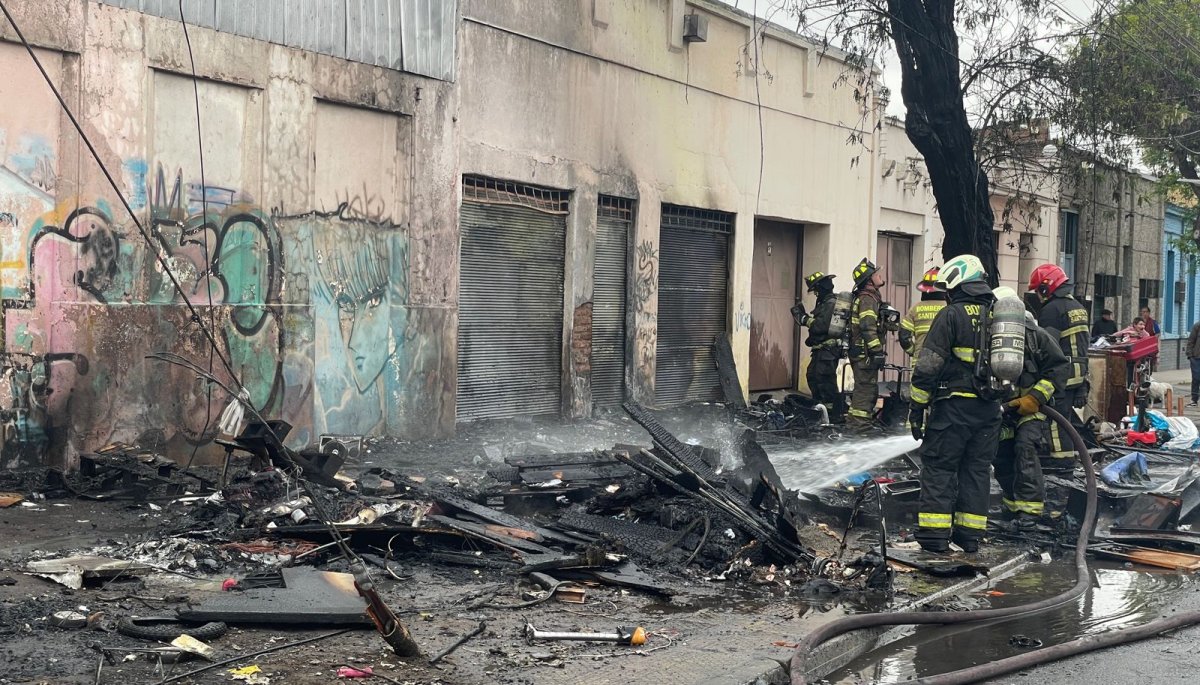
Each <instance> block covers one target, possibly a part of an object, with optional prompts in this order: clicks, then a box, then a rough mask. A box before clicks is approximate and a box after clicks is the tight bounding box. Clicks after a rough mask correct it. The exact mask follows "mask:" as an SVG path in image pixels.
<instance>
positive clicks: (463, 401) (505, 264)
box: [457, 177, 566, 421]
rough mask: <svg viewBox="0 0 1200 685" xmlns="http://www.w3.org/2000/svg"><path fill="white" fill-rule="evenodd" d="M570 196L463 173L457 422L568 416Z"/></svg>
mask: <svg viewBox="0 0 1200 685" xmlns="http://www.w3.org/2000/svg"><path fill="white" fill-rule="evenodd" d="M553 193H558V194H559V195H561V200H559V199H556V198H554V197H553V196H552V194H553ZM547 197H550V199H549V200H547V199H546V198H547ZM565 198H566V194H565V193H561V192H559V191H546V190H541V189H530V188H529V187H525V186H517V185H515V184H505V183H503V182H495V181H490V180H487V179H475V178H472V177H468V178H466V179H464V199H463V204H462V210H461V222H462V247H461V259H460V265H459V301H458V307H459V309H458V403H457V404H458V410H457V418H458V420H459V421H473V420H476V419H485V418H506V417H511V416H525V415H537V414H558V413H560V412H561V408H562V355H563V349H562V331H563V260H564V251H565V244H566V217H565V213H566V199H565ZM479 200H484V201H482V202H481V201H479ZM505 203H507V204H505ZM529 205H533V206H529ZM547 209H551V211H547Z"/></svg>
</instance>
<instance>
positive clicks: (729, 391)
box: [713, 333, 746, 409]
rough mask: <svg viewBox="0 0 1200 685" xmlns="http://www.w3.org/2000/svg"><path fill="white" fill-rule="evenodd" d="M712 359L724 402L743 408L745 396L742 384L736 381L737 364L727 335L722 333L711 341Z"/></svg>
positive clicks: (731, 343)
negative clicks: (714, 362) (715, 365)
mask: <svg viewBox="0 0 1200 685" xmlns="http://www.w3.org/2000/svg"><path fill="white" fill-rule="evenodd" d="M713 357H714V358H715V361H716V364H717V373H718V374H719V376H720V379H721V390H722V392H724V393H725V401H726V402H728V403H729V404H731V405H733V406H734V407H736V408H738V409H743V408H745V407H746V396H745V394H743V393H742V383H741V381H739V380H738V375H737V363H736V362H735V361H734V359H733V342H732V341H731V340H730V339H729V334H728V333H722V334H720V335H718V336H717V338H716V340H713Z"/></svg>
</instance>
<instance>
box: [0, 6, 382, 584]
mask: <svg viewBox="0 0 1200 685" xmlns="http://www.w3.org/2000/svg"><path fill="white" fill-rule="evenodd" d="M0 13H3V14H4V17H5V19H7V20H8V23H9V24H10V25H12V27H13V32H14V33H16V34H17V38H18V40H20V41H21V44H22V45H23V46H24V47H25V51H26V52H27V53H29V57H30V58H31V59H32V60H33V63H34V65H35V66H36V67H37V69H38V72H39V73H41V75H42V79H43V80H44V81H45V82H46V85H47V86H48V87H49V88H50V91H51V92H52V93H53V94H54V97H55V98H56V99H57V100H58V104H59V106H60V107H62V110H63V113H64V114H66V115H67V118H68V119H69V120H70V121H71V125H72V126H73V127H74V128H75V131H76V133H78V134H79V137H80V139H81V140H82V141H83V144H84V145H85V146H86V147H87V149H88V152H89V153H90V154H91V156H92V159H94V160H95V161H96V165H97V166H98V167H99V169H100V173H102V174H103V175H104V178H105V180H107V181H108V185H109V187H111V188H112V190H113V193H114V194H115V195H116V196H117V199H118V200H120V202H121V206H122V207H124V208H125V211H126V213H127V214H128V215H129V218H130V220H131V221H133V224H134V226H135V227H137V231H138V234H139V235H141V237H142V240H144V241H145V242H146V244H147V245H148V246H149V247H150V249H151V250H152V251H153V252H154V258H155V260H156V261H157V262H158V265H159V266H160V267H161V268H162V270H163V273H165V274H166V275H167V279H168V280H170V282H171V285H172V287H173V288H174V289H175V292H176V293H178V294H179V296H180V298H182V300H183V304H184V306H185V307H186V308H187V310H188V314H189V315H190V317H191V321H192V322H193V323H195V324H196V325H197V326H198V327H199V329H200V331H201V332H202V333H203V334H204V337H205V339H206V340H207V341H208V344H209V345H210V346H211V347H212V353H213V354H214V355H215V356H216V358H217V359H219V360H220V361H221V365H222V366H224V367H225V370H226V372H227V373H228V374H229V377H230V379H231V380H232V382H233V384H234V386H235V387H234V388H230V387H229V386H228V385H226V384H224V383H222V382H220V381H219V380H218V379H217V377H216V375H215V374H209V373H208V372H206V371H205V370H204V369H203V368H201V367H199V366H197V365H195V364H194V363H192V362H191V361H189V360H186V359H184V358H183V357H180V356H179V355H175V354H174V353H159V354H157V355H151V357H153V358H156V359H160V360H162V361H170V363H179V362H183V363H182V364H180V365H181V366H184V367H185V368H189V369H190V370H192V371H194V372H195V373H196V374H197V375H200V376H202V377H205V378H207V379H208V380H209V382H213V383H217V385H219V386H220V387H221V388H222V389H224V390H225V391H226V392H228V393H230V394H231V395H232V396H233V397H234V398H236V399H237V401H238V402H240V403H241V404H242V406H243V407H245V408H246V410H247V411H248V412H249V413H250V416H251V417H253V418H254V419H255V420H256V421H259V422H261V423H262V424H263V427H264V430H265V431H266V433H267V435H268V437H270V438H271V439H272V440H274V441H275V443H276V444H278V445H283V440H282V439H281V438H280V436H279V434H278V433H276V432H275V429H274V428H272V427H271V425H270V424H269V423H267V420H266V419H265V418H264V417H263V415H262V413H260V412H259V410H258V408H257V407H255V406H254V404H253V403H252V402H251V401H250V400H249V399H248V398H243V397H242V394H241V391H242V390H245V386H244V385H243V384H242V382H241V381H240V380H239V379H238V377H237V374H236V373H234V370H233V365H232V363H231V362H230V361H229V360H228V359H227V358H226V357H225V355H224V354H222V352H221V350H220V348H219V346H218V345H217V340H216V337H215V334H214V333H213V331H212V330H210V329H209V328H208V326H206V325H205V324H204V320H203V319H201V318H200V313H199V312H198V311H197V310H196V306H195V305H194V304H192V301H191V299H190V298H189V297H188V295H187V292H186V291H184V289H183V285H182V284H181V283H180V282H179V278H178V277H176V275H175V273H174V271H172V270H171V264H170V262H168V261H167V258H166V257H165V256H164V255H163V254H162V252H160V251H159V249H158V245H157V243H155V241H154V239H153V237H151V235H150V234H149V232H147V230H146V227H145V226H144V225H143V224H142V221H141V220H140V219H139V218H138V216H137V214H136V213H135V212H134V211H133V208H132V207H131V206H130V205H129V200H128V199H127V198H126V197H125V193H123V192H122V191H121V187H120V186H119V185H118V184H117V181H116V179H115V178H113V175H112V172H111V171H109V170H108V167H107V166H106V165H105V164H104V160H102V159H101V158H100V154H99V153H98V152H97V151H96V146H95V145H93V144H92V141H91V139H90V138H88V136H87V133H85V132H84V130H83V126H82V125H81V124H80V123H79V119H77V118H76V117H75V113H74V112H73V111H72V110H71V108H70V107H69V106H68V105H67V102H66V100H64V99H63V96H62V93H61V92H60V91H59V89H58V86H56V85H55V84H54V80H53V79H51V78H50V75H49V74H48V73H46V68H45V66H43V65H42V61H41V60H40V59H38V56H37V54H36V53H35V52H34V51H33V46H32V45H30V43H29V40H28V39H27V38H25V33H24V32H23V31H22V30H21V27H20V26H19V25H18V24H17V21H16V19H14V18H13V15H12V12H10V11H9V9H8V5H7V4H6V3H5V0H0ZM172 357H173V358H175V360H174V361H171V359H170V358H172ZM235 390H236V391H235ZM280 454H281V455H283V457H284V458H285V459H287V461H288V462H289V463H290V464H291V466H292V468H293V469H294V470H295V472H296V473H297V474H302V471H303V469H301V468H300V466H299V464H297V463H296V460H295V459H293V458H292V455H291V453H290V452H289V451H288V450H287V449H286V448H285V449H283V450H281V451H280ZM297 482H298V483H299V484H300V486H301V487H302V488H303V489H304V491H305V492H306V493H307V494H308V495H309V498H310V499H311V500H312V501H313V509H314V511H316V512H317V513H318V515H319V516H320V518H321V519H322V523H323V524H324V526H325V527H326V528H327V529H328V531H329V534H330V537H332V538H333V539H334V541H335V542H337V543H338V545H337V546H338V551H339V552H341V553H342V555H343V556H344V557H345V558H346V559H348V560H350V561H351V562H358V563H359V564H360V565H361V564H362V560H361V558H360V557H359V556H358V555H357V554H356V553H355V552H354V551H353V550H352V549H351V548H350V545H349V543H348V541H347V540H346V537H345V536H344V535H342V531H341V530H339V529H338V527H337V526H336V525H334V524H333V523H332V522H331V521H330V520H329V517H328V516H327V515H325V513H324V511H323V507H322V506H321V505H320V504H319V503H318V502H319V500H320V498H319V497H318V496H317V493H316V491H315V490H314V489H313V488H312V485H311V484H310V483H309V482H308V481H307V480H306V479H305V478H303V477H299V478H297ZM363 568H364V572H365V573H366V574H367V575H368V577H369V576H370V571H368V570H366V568H365V566H364V567H363Z"/></svg>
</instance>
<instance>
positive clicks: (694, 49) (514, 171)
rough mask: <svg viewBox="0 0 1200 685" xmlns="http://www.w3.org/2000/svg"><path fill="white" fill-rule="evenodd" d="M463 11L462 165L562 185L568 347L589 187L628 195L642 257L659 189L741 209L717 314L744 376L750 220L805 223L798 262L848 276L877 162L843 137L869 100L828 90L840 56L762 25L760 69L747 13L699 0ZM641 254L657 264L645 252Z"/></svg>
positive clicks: (647, 379) (637, 377) (490, 5)
mask: <svg viewBox="0 0 1200 685" xmlns="http://www.w3.org/2000/svg"><path fill="white" fill-rule="evenodd" d="M685 12H686V13H700V14H703V15H705V16H706V17H708V19H709V28H708V39H707V41H706V42H702V43H690V44H688V43H685V42H684V41H683V40H682V38H681V36H682V34H681V31H682V23H683V14H684V13H685ZM461 14H462V18H463V24H462V35H461V37H460V44H461V46H462V48H461V54H460V61H459V74H460V77H459V89H460V90H459V94H460V111H459V115H458V125H457V133H458V136H459V140H460V145H461V151H460V155H461V159H462V171H463V172H464V173H478V174H482V175H486V176H493V177H498V178H504V179H512V180H517V181H524V182H530V183H537V184H541V185H546V186H551V187H555V188H562V189H566V190H571V191H573V194H572V197H571V207H570V212H571V213H570V217H569V220H568V240H567V244H568V257H567V260H568V261H567V267H568V268H567V271H568V277H567V283H566V289H565V293H566V297H565V303H564V309H565V310H566V311H564V321H565V323H566V329H567V330H565V331H564V336H563V340H564V347H567V346H568V345H569V342H568V341H571V340H572V339H573V335H572V330H571V328H572V325H573V318H574V317H573V316H572V314H571V312H573V311H575V310H576V309H577V308H580V307H581V306H584V305H586V304H587V303H588V302H590V300H591V283H592V279H591V264H592V249H593V248H592V241H593V237H594V232H595V217H596V198H597V195H599V194H608V195H616V196H620V197H627V198H632V199H635V200H636V201H637V218H636V221H635V225H634V228H633V234H634V237H633V243H634V245H636V247H637V251H638V253H639V254H643V255H657V251H658V236H659V223H660V209H661V204H662V203H664V202H665V203H672V204H678V205H686V206H692V207H698V208H704V209H714V210H721V211H726V212H732V213H734V214H736V222H735V227H734V234H733V250H732V265H731V271H732V273H731V275H730V278H731V288H730V291H731V297H730V303H729V311H730V312H731V316H730V322H729V329H730V331H731V333H732V336H733V350H734V358H735V361H736V363H737V366H738V369H739V373H740V375H741V381H742V384H743V388H745V386H746V384H747V383H748V370H749V349H750V331H749V319H750V317H749V312H750V308H751V305H750V286H751V273H750V265H751V263H752V253H753V237H754V219H755V217H756V216H761V217H768V218H773V219H781V220H785V221H790V222H796V223H799V224H804V225H805V228H804V237H803V240H804V243H803V262H804V263H803V269H804V271H805V272H806V273H807V272H809V271H812V270H816V269H821V270H823V271H833V272H835V273H839V274H848V273H849V272H850V270H851V269H852V268H853V266H854V264H855V263H856V262H857V261H858V260H859V259H860V258H862V256H864V255H868V254H871V253H872V251H873V249H874V245H873V243H874V241H873V237H872V236H873V231H872V228H871V216H872V202H871V200H870V198H871V193H872V185H873V174H872V169H874V168H875V167H876V160H875V159H874V157H873V156H872V154H871V152H870V150H871V149H873V146H870V145H868V146H865V147H864V146H860V145H857V144H847V139H848V138H849V137H850V136H851V134H852V133H853V132H855V131H856V130H857V127H858V126H859V122H860V120H861V119H862V117H863V113H862V111H861V110H860V107H859V105H858V103H856V102H855V100H854V98H853V95H852V86H850V85H843V86H841V87H839V88H836V89H835V88H834V87H833V85H834V82H835V81H836V80H838V78H839V76H841V75H842V74H843V73H844V72H845V70H846V67H845V65H844V64H842V63H840V62H838V61H837V60H836V59H833V58H830V57H826V58H825V59H823V60H819V61H818V60H817V59H816V53H815V51H814V50H812V49H811V48H810V47H809V46H808V45H807V44H806V43H804V42H803V41H801V40H799V39H798V38H797V37H796V36H794V35H792V34H789V33H787V32H784V31H779V30H774V29H771V30H768V31H767V32H766V35H765V39H764V40H763V41H762V43H761V45H760V60H759V64H758V66H757V72H758V73H757V76H756V75H755V71H756V68H755V67H756V65H755V62H754V41H753V29H752V26H751V20H750V19H749V18H747V17H745V16H742V15H740V14H737V13H735V12H734V11H732V10H730V9H728V8H726V7H723V6H720V5H715V4H708V3H695V4H693V3H685V2H682V1H675V0H671V1H668V0H656V1H646V0H464V1H463V3H462V6H461ZM497 56H503V57H502V58H500V59H498V58H497ZM760 102H761V107H760V106H759V103H760ZM760 116H761V123H762V136H763V138H764V139H765V141H766V142H765V145H760V138H759V121H760ZM865 128H866V130H868V131H869V130H870V129H871V125H870V122H869V120H868V121H867V123H866V124H865ZM760 164H761V192H760ZM872 256H873V255H872ZM641 263H642V266H643V267H644V268H645V269H646V272H647V274H652V273H657V271H656V269H655V265H654V263H653V259H650V260H642V262H641ZM843 283H844V281H843ZM656 287H657V283H656V282H655V283H654V287H652V288H651V289H650V290H649V291H648V292H646V293H644V294H645V295H646V297H645V298H644V299H642V300H639V301H638V302H637V303H636V304H635V311H634V315H633V325H632V330H631V331H630V335H631V336H632V339H633V351H634V353H633V355H632V356H631V357H630V359H632V360H633V364H632V366H631V367H630V368H629V369H628V370H627V386H628V390H629V392H630V394H631V396H632V397H633V398H634V399H635V400H638V401H643V402H652V401H653V398H654V375H655V355H654V350H655V345H656V341H657V327H656V321H657V312H658V308H657V290H656ZM743 313H744V314H745V315H744V316H743V315H741V314H743ZM567 352H568V350H566V349H564V368H568V369H572V370H571V371H569V372H568V373H569V374H570V376H571V378H570V383H569V387H570V393H569V398H568V399H567V400H566V404H567V407H565V413H567V414H568V415H572V416H583V415H586V414H587V413H588V412H589V411H590V396H589V392H588V379H587V377H586V372H585V371H584V372H580V371H576V370H574V369H573V368H572V365H571V364H568V363H566V355H567Z"/></svg>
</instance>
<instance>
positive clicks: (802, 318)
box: [792, 302, 808, 326]
mask: <svg viewBox="0 0 1200 685" xmlns="http://www.w3.org/2000/svg"><path fill="white" fill-rule="evenodd" d="M792 318H793V319H795V320H796V323H798V324H800V325H801V326H807V325H808V310H807V309H805V308H804V303H803V302H797V303H796V305H795V306H794V307H792Z"/></svg>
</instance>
